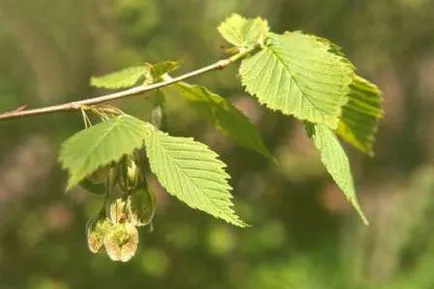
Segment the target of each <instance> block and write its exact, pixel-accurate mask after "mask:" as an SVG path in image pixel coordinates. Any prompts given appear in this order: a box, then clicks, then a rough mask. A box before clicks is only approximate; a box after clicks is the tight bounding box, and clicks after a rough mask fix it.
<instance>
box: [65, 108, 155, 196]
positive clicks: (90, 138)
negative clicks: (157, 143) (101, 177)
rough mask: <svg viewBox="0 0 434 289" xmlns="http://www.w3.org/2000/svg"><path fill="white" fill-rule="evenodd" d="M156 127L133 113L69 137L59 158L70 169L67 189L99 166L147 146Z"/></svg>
mask: <svg viewBox="0 0 434 289" xmlns="http://www.w3.org/2000/svg"><path fill="white" fill-rule="evenodd" d="M151 129H152V127H151V126H150V125H149V124H147V123H145V122H143V121H141V120H139V119H137V118H135V117H132V116H130V115H121V116H117V117H115V118H111V119H109V120H107V121H105V122H101V123H99V124H97V125H94V126H92V127H90V128H88V129H85V130H82V131H80V132H78V133H76V134H74V135H73V136H72V137H70V138H69V139H67V140H66V141H65V142H64V143H63V144H62V147H61V149H60V153H59V161H60V162H61V163H62V167H63V168H65V169H67V170H68V172H69V178H68V185H67V190H68V189H70V188H71V187H73V186H75V185H77V184H78V183H80V182H81V181H82V180H83V179H84V178H85V177H87V176H89V175H90V174H92V173H93V172H94V171H96V170H97V169H98V168H100V167H103V166H106V165H108V164H110V163H111V162H116V161H118V160H119V159H121V157H122V156H123V155H126V154H130V153H132V152H133V151H134V150H135V149H138V148H140V147H142V146H143V139H144V138H145V136H146V135H147V134H149V133H150V130H151Z"/></svg>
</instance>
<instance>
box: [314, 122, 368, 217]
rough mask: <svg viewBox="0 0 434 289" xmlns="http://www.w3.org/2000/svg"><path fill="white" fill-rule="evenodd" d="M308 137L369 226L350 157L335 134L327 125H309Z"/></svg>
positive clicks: (330, 172)
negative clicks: (358, 196)
mask: <svg viewBox="0 0 434 289" xmlns="http://www.w3.org/2000/svg"><path fill="white" fill-rule="evenodd" d="M306 129H307V132H308V135H309V136H310V137H311V138H312V139H313V143H314V144H315V147H316V148H317V149H318V150H319V152H320V154H321V162H322V163H323V164H324V166H325V167H326V169H327V171H328V172H329V174H330V175H331V176H332V178H333V180H334V181H335V182H336V184H337V185H338V187H339V188H340V189H341V190H342V191H343V192H344V194H345V196H346V197H347V199H348V201H349V202H350V203H351V204H352V205H353V207H354V208H355V209H356V211H357V212H358V213H359V215H360V217H361V218H362V220H363V222H364V223H365V224H368V220H367V219H366V217H365V215H364V213H363V211H362V209H361V207H360V205H359V202H358V199H357V195H356V190H355V188H354V181H353V176H352V173H351V168H350V162H349V160H348V157H347V155H346V153H345V151H344V149H343V148H342V146H341V144H340V143H339V140H338V138H337V137H336V135H335V134H334V132H333V131H332V130H331V129H329V128H328V127H327V126H325V125H320V124H317V125H314V124H307V125H306Z"/></svg>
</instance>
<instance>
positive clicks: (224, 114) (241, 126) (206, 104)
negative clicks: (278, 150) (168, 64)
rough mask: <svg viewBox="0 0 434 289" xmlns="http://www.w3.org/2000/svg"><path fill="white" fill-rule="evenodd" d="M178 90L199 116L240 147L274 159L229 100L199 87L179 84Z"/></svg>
mask: <svg viewBox="0 0 434 289" xmlns="http://www.w3.org/2000/svg"><path fill="white" fill-rule="evenodd" d="M176 88H177V89H178V91H179V93H180V94H181V95H182V96H184V97H185V98H186V99H187V100H188V101H190V103H192V104H193V107H194V108H195V109H196V110H197V111H198V113H199V115H201V116H202V117H203V118H205V119H208V120H210V121H212V122H213V123H214V126H215V127H217V128H218V129H220V130H222V131H223V132H225V133H226V134H228V135H229V136H230V137H231V138H233V139H234V140H235V141H236V142H237V143H238V144H239V145H241V146H244V147H246V148H249V149H251V150H254V151H256V152H258V153H260V154H262V155H264V156H266V157H269V158H273V156H272V154H271V153H270V151H269V150H268V149H267V148H266V147H265V145H264V142H263V140H262V137H261V135H260V134H259V132H258V130H257V129H256V127H255V126H254V125H253V124H252V123H251V122H250V120H249V119H248V118H247V117H246V116H245V115H244V114H243V113H242V112H240V111H239V110H238V109H237V108H236V107H235V106H233V105H232V104H231V103H230V102H229V101H228V100H227V99H225V98H223V97H221V96H220V95H217V94H215V93H212V92H211V91H209V90H208V89H206V88H205V87H202V86H199V85H190V84H187V83H178V84H177V85H176Z"/></svg>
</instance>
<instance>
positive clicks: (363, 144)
mask: <svg viewBox="0 0 434 289" xmlns="http://www.w3.org/2000/svg"><path fill="white" fill-rule="evenodd" d="M350 88H351V90H350V93H349V95H348V96H349V100H348V103H347V104H346V105H345V106H344V107H343V111H342V116H341V119H340V121H339V124H338V129H337V131H336V133H337V134H338V135H339V136H340V137H342V138H343V139H344V140H346V141H347V142H349V143H350V144H352V145H353V146H354V147H356V148H357V149H359V150H360V151H362V152H364V153H367V154H369V155H371V156H372V155H373V149H372V146H373V143H374V141H375V134H376V132H377V129H378V121H379V119H381V118H382V117H383V113H384V112H383V108H382V97H381V92H380V90H379V89H378V88H377V86H375V85H374V84H372V83H370V82H369V81H367V80H365V79H363V78H361V77H360V76H355V77H354V80H353V83H352V84H351V86H350Z"/></svg>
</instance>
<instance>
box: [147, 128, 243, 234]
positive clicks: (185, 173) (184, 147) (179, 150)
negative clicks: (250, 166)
mask: <svg viewBox="0 0 434 289" xmlns="http://www.w3.org/2000/svg"><path fill="white" fill-rule="evenodd" d="M145 144H146V151H147V155H148V159H149V163H150V166H151V170H152V172H153V173H154V174H155V175H156V176H157V178H158V180H159V182H160V183H161V185H162V186H163V187H164V188H165V189H166V190H167V191H168V192H169V193H170V194H172V195H174V196H175V197H177V198H178V199H179V200H181V201H182V202H184V203H186V204H187V205H189V206H190V207H191V208H194V209H199V210H201V211H204V212H206V213H208V214H210V215H212V216H214V217H216V218H220V219H223V220H225V221H227V222H228V223H231V224H233V225H236V226H240V227H244V226H246V224H245V223H244V222H243V221H241V220H240V219H239V217H238V216H237V215H236V214H235V212H234V211H233V209H232V206H233V204H232V201H231V198H232V195H231V194H230V190H231V187H230V185H229V184H228V179H229V175H228V174H227V173H226V172H225V170H224V168H225V164H224V163H223V162H221V161H220V160H219V159H217V157H218V155H217V154H216V153H215V152H213V151H212V150H210V149H209V148H208V147H207V146H206V145H204V144H202V143H199V142H196V141H194V140H193V139H191V138H183V137H173V136H169V135H167V134H165V133H163V132H160V131H157V130H155V132H154V133H152V134H149V135H148V136H147V137H146V139H145Z"/></svg>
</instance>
